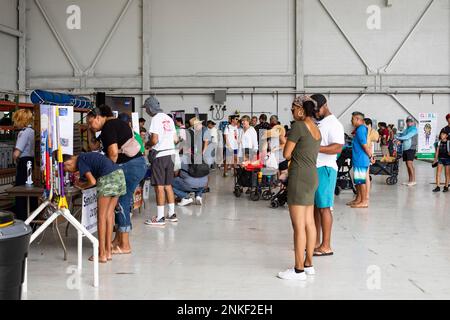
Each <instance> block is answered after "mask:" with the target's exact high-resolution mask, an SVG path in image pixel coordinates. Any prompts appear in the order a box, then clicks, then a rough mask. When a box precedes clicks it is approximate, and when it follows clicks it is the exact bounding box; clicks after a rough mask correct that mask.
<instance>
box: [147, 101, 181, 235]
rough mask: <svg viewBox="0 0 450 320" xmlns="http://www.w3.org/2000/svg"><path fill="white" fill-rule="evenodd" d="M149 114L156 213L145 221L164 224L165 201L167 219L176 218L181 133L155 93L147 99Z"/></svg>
mask: <svg viewBox="0 0 450 320" xmlns="http://www.w3.org/2000/svg"><path fill="white" fill-rule="evenodd" d="M143 108H145V111H146V112H147V114H148V115H149V116H150V117H152V123H151V124H150V129H149V133H150V135H151V136H150V140H149V145H150V147H151V148H152V154H153V159H152V166H151V171H152V176H151V184H152V186H153V187H154V188H155V193H156V205H157V213H158V214H157V216H156V217H152V218H151V219H149V220H146V221H145V224H147V225H150V226H164V225H165V224H166V218H165V215H164V205H165V203H166V200H167V203H168V206H169V213H168V217H167V220H168V221H170V222H177V221H178V219H177V216H176V214H175V195H174V193H173V189H172V181H173V178H174V162H173V156H174V155H175V144H176V143H177V142H178V137H177V134H176V130H175V124H174V122H173V120H172V118H170V117H169V116H168V115H167V114H165V113H164V112H163V110H162V109H161V106H160V104H159V101H158V100H157V99H156V98H155V97H153V96H152V97H150V98H148V99H147V100H145V103H144V106H143Z"/></svg>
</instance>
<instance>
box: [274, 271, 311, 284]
mask: <svg viewBox="0 0 450 320" xmlns="http://www.w3.org/2000/svg"><path fill="white" fill-rule="evenodd" d="M278 278H280V279H283V280H299V281H305V280H306V273H305V272H301V273H296V272H295V270H294V269H287V270H286V271H282V272H279V273H278Z"/></svg>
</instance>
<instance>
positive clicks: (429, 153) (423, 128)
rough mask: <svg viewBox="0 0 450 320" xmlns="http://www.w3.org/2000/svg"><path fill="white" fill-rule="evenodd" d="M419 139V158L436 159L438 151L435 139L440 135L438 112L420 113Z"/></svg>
mask: <svg viewBox="0 0 450 320" xmlns="http://www.w3.org/2000/svg"><path fill="white" fill-rule="evenodd" d="M418 131H419V141H418V150H417V158H418V159H434V155H435V152H436V149H435V145H434V143H435V141H436V137H437V135H438V128H437V114H436V113H431V112H429V113H425V112H424V113H420V114H419V127H418Z"/></svg>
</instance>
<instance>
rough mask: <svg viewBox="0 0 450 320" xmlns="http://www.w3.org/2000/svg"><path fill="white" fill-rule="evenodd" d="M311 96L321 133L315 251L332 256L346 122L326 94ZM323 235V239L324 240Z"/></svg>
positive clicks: (315, 218)
mask: <svg viewBox="0 0 450 320" xmlns="http://www.w3.org/2000/svg"><path fill="white" fill-rule="evenodd" d="M311 99H313V100H314V101H316V102H317V109H316V110H315V118H316V120H317V124H318V127H319V130H320V134H321V135H322V142H321V145H320V150H319V155H318V157H317V175H318V177H319V186H318V188H317V191H316V195H315V200H314V202H315V208H314V220H315V223H316V230H317V238H316V247H315V248H316V249H315V250H314V255H315V256H330V255H332V254H333V250H332V249H331V229H332V226H333V216H332V212H331V208H332V207H333V205H334V190H335V188H336V180H337V171H338V167H337V164H336V159H337V155H338V154H339V153H341V152H342V148H343V147H344V144H345V135H344V126H343V125H342V123H341V122H340V121H339V120H338V119H337V118H336V117H335V116H334V115H333V114H332V113H331V112H330V109H329V108H328V104H327V99H326V98H325V97H324V96H323V95H321V94H315V95H313V96H311ZM320 239H322V242H321V241H320Z"/></svg>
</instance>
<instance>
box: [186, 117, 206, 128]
mask: <svg viewBox="0 0 450 320" xmlns="http://www.w3.org/2000/svg"><path fill="white" fill-rule="evenodd" d="M199 123H203V121H201V120H199V119H198V118H197V117H193V118H192V119H191V120H189V124H190V125H191V127H194V126H195V125H197V124H199Z"/></svg>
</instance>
